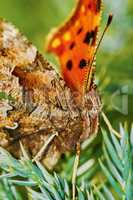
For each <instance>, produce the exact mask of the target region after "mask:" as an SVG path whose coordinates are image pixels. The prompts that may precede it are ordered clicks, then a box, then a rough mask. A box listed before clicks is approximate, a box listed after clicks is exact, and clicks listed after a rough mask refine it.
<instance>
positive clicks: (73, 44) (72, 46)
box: [69, 42, 75, 50]
mask: <svg viewBox="0 0 133 200" xmlns="http://www.w3.org/2000/svg"><path fill="white" fill-rule="evenodd" d="M74 47H75V42H72V43H71V44H70V46H69V49H71V50H72V49H73V48H74Z"/></svg>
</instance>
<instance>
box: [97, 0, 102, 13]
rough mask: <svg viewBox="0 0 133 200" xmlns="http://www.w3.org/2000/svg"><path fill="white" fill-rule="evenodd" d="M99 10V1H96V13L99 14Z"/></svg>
mask: <svg viewBox="0 0 133 200" xmlns="http://www.w3.org/2000/svg"><path fill="white" fill-rule="evenodd" d="M100 10H101V0H97V3H96V12H100Z"/></svg>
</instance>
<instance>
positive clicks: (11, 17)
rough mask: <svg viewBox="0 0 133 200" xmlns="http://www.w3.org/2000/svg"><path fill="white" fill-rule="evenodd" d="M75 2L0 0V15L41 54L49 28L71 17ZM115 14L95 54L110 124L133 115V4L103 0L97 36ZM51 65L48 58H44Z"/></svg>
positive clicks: (128, 119) (72, 0) (118, 0)
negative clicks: (110, 16) (109, 15)
mask: <svg viewBox="0 0 133 200" xmlns="http://www.w3.org/2000/svg"><path fill="white" fill-rule="evenodd" d="M74 5H75V0H67V1H62V0H48V1H47V0H37V1H36V0H4V1H3V0H0V16H1V17H2V18H5V19H7V20H8V21H10V22H12V23H13V24H14V25H16V27H17V28H18V29H19V30H20V31H21V32H23V33H24V34H25V35H26V36H27V37H28V39H29V40H30V41H32V42H33V44H34V45H36V46H37V48H38V49H39V51H41V52H42V53H43V54H44V43H45V40H46V36H47V34H48V33H49V31H50V30H51V28H53V27H55V26H57V25H59V24H60V23H62V22H63V20H64V19H65V18H66V17H67V16H68V15H69V14H70V11H71V9H72V8H73V7H74ZM109 12H112V13H113V15H114V20H113V23H112V25H111V27H110V29H109V31H108V32H107V33H106V36H105V37H104V40H103V42H102V44H101V46H100V49H99V51H98V54H97V72H96V76H97V82H98V85H99V90H100V93H101V96H102V99H103V105H104V111H105V112H107V113H108V117H109V119H111V121H112V123H114V124H115V123H116V122H117V124H118V122H120V121H125V120H126V121H128V122H129V124H130V123H131V122H132V114H133V107H132V103H133V62H132V60H133V58H132V53H133V46H132V42H133V28H132V27H133V1H132V0H124V1H123V0H104V6H103V15H102V16H103V17H102V22H101V28H100V34H101V32H102V30H103V28H104V25H105V23H106V20H107V16H108V13H109ZM44 56H46V57H47V58H48V59H50V60H51V61H52V62H53V59H51V57H49V56H48V55H44Z"/></svg>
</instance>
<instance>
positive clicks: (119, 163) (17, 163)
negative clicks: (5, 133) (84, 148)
mask: <svg viewBox="0 0 133 200" xmlns="http://www.w3.org/2000/svg"><path fill="white" fill-rule="evenodd" d="M102 133H103V154H102V156H99V163H100V165H99V166H101V169H102V170H101V171H100V173H101V177H103V178H102V180H104V181H102V180H100V181H98V182H97V184H95V183H94V179H96V176H97V174H96V175H95V176H93V177H92V178H91V179H90V180H89V182H88V181H87V180H85V181H82V184H80V185H77V200H87V199H88V200H90V198H92V200H93V199H100V200H104V199H108V200H115V199H123V200H124V199H125V200H126V199H127V200H132V196H133V187H132V184H133V161H132V156H133V143H132V142H133V131H132V132H131V133H130V134H129V133H128V132H127V130H126V129H124V128H123V127H122V126H120V135H121V138H120V139H119V140H118V138H117V137H116V136H115V135H113V134H112V133H110V134H109V133H108V132H106V131H105V130H102ZM22 152H23V157H21V159H20V160H16V159H15V158H13V157H12V156H11V155H10V154H9V153H8V152H7V151H6V150H4V149H2V148H0V166H1V170H2V171H1V176H0V196H1V197H3V198H6V199H8V200H12V199H17V200H19V199H20V200H21V199H23V195H25V196H26V197H27V199H36V200H37V199H38V200H41V199H47V200H53V199H55V200H64V199H65V200H69V199H71V183H69V182H68V181H67V180H66V179H63V178H61V176H59V175H57V173H54V174H50V173H49V172H48V171H47V170H46V169H45V168H44V167H43V166H42V165H41V163H39V162H38V161H37V162H36V163H32V161H31V160H30V159H29V158H28V155H27V154H26V152H25V150H24V149H23V148H22ZM105 176H106V178H105ZM20 187H24V188H25V189H26V190H25V194H21V192H20V191H21V190H20ZM112 191H113V192H112Z"/></svg>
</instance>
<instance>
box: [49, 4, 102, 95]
mask: <svg viewBox="0 0 133 200" xmlns="http://www.w3.org/2000/svg"><path fill="white" fill-rule="evenodd" d="M100 11H101V0H78V3H77V7H76V9H75V11H74V13H73V15H72V16H71V18H70V19H69V20H68V22H67V23H65V24H64V26H62V27H61V28H59V29H58V30H57V31H56V32H55V33H54V34H52V35H51V37H50V38H49V42H48V46H47V51H48V52H54V53H55V54H56V55H57V56H58V58H59V61H60V64H61V73H62V76H63V78H64V80H65V81H66V83H67V85H68V86H69V87H70V88H72V89H73V90H77V91H79V92H80V93H81V94H82V93H83V91H84V86H85V84H86V80H87V76H91V73H90V69H91V66H89V64H90V63H91V61H92V58H93V56H94V52H95V49H96V38H97V33H98V27H99V23H100ZM89 78H91V77H89Z"/></svg>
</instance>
